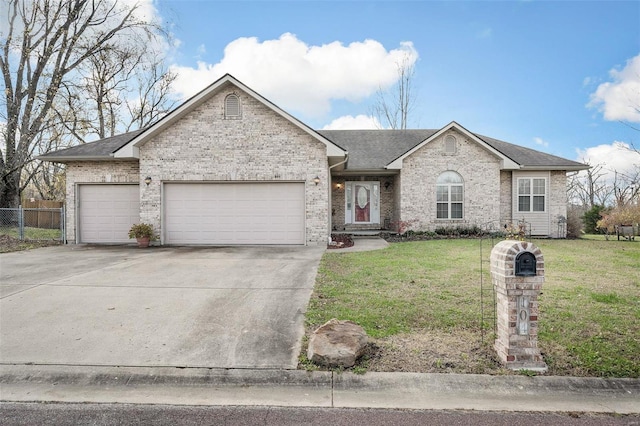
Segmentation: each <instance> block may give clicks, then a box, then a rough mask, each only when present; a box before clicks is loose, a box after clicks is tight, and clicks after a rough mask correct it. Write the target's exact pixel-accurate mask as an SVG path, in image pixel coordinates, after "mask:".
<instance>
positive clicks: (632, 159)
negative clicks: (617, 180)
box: [577, 141, 640, 180]
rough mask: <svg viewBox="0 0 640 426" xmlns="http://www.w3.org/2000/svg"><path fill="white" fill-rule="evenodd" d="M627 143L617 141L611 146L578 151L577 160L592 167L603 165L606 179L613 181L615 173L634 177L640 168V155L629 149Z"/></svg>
mask: <svg viewBox="0 0 640 426" xmlns="http://www.w3.org/2000/svg"><path fill="white" fill-rule="evenodd" d="M629 148H630V145H629V144H628V143H625V142H620V141H615V142H613V143H612V144H610V145H607V144H603V145H598V146H593V147H589V148H586V149H579V150H577V154H578V157H577V160H578V161H581V162H585V163H589V164H590V165H591V166H596V165H601V166H602V167H603V169H602V172H603V173H606V174H607V177H606V179H607V180H612V179H613V177H614V175H615V172H618V173H622V174H627V175H633V173H634V170H635V168H636V167H638V166H640V153H638V152H634V151H632V150H630V149H629Z"/></svg>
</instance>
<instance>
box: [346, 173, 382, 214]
mask: <svg viewBox="0 0 640 426" xmlns="http://www.w3.org/2000/svg"><path fill="white" fill-rule="evenodd" d="M346 190H347V192H346V197H345V204H346V205H345V223H354V224H368V223H380V182H347V183H346Z"/></svg>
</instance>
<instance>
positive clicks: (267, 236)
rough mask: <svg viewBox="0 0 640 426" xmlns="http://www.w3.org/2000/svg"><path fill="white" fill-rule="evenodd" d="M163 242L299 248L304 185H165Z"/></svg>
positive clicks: (303, 211) (302, 222) (302, 231)
mask: <svg viewBox="0 0 640 426" xmlns="http://www.w3.org/2000/svg"><path fill="white" fill-rule="evenodd" d="M164 208H165V226H166V229H165V242H166V243H167V244H304V241H305V236H304V230H305V221H304V215H305V204H304V184H303V183H283V182H280V183H168V184H165V185H164Z"/></svg>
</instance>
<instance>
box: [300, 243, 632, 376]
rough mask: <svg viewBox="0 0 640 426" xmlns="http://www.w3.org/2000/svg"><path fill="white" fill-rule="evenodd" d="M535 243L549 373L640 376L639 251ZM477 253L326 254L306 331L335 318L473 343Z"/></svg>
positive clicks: (390, 332) (416, 248) (627, 246)
mask: <svg viewBox="0 0 640 426" xmlns="http://www.w3.org/2000/svg"><path fill="white" fill-rule="evenodd" d="M496 242H497V241H496ZM534 243H535V244H536V245H537V246H538V247H540V249H541V250H542V253H543V255H544V257H545V273H546V280H545V285H544V287H543V294H542V296H541V297H540V309H541V316H540V323H539V327H540V329H539V346H540V348H541V351H542V352H543V354H544V356H545V360H546V362H547V364H548V365H549V372H550V374H563V375H579V376H605V377H640V242H638V241H636V242H628V241H617V240H616V241H605V240H604V239H600V238H594V239H582V240H536V241H534ZM480 246H481V242H480V240H471V239H452V240H432V241H419V242H405V243H395V244H392V245H391V246H390V247H389V248H388V249H386V250H380V251H372V252H361V253H339V252H327V253H326V254H325V256H324V257H323V259H322V262H321V265H320V269H319V272H318V278H317V282H316V287H315V292H314V295H313V297H312V299H311V303H310V307H309V310H308V312H307V325H308V326H309V327H310V328H312V327H315V326H318V325H320V324H322V323H324V322H325V321H327V320H329V319H331V318H339V319H350V320H352V321H355V322H357V323H358V324H360V325H362V326H363V327H364V328H365V330H366V331H367V333H368V334H369V335H370V336H372V337H374V338H387V337H389V336H394V335H398V334H407V333H421V332H422V333H433V332H441V333H442V335H451V334H456V333H457V334H462V333H469V332H472V333H471V335H472V336H477V338H478V340H480V332H479V329H480V302H479V295H480V279H481V276H482V277H483V278H482V279H483V280H484V283H485V285H486V286H487V287H491V282H490V278H489V270H488V268H489V264H488V261H486V260H488V257H489V253H490V250H491V242H490V240H484V241H483V242H482V252H483V253H482V257H481V247H480ZM481 258H482V259H485V262H481ZM481 269H482V270H483V271H484V274H481Z"/></svg>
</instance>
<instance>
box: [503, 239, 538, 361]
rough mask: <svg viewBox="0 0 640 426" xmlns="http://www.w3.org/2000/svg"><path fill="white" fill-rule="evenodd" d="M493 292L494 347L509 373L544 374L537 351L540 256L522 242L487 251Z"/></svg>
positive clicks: (533, 246)
mask: <svg viewBox="0 0 640 426" xmlns="http://www.w3.org/2000/svg"><path fill="white" fill-rule="evenodd" d="M491 278H492V280H493V285H494V289H495V292H496V303H497V307H496V317H497V336H496V341H495V344H494V348H495V350H496V352H497V353H498V358H499V359H500V361H502V363H503V364H504V365H505V366H506V367H507V368H510V369H512V370H525V369H526V370H533V371H546V370H547V364H545V362H544V360H543V359H542V354H541V353H540V350H539V349H538V312H539V311H538V295H539V294H540V291H541V290H542V283H544V257H543V256H542V252H541V251H540V249H539V248H538V247H536V246H535V245H534V244H532V243H528V242H524V241H513V240H506V241H502V242H500V243H498V244H496V246H495V247H494V248H493V250H491Z"/></svg>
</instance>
